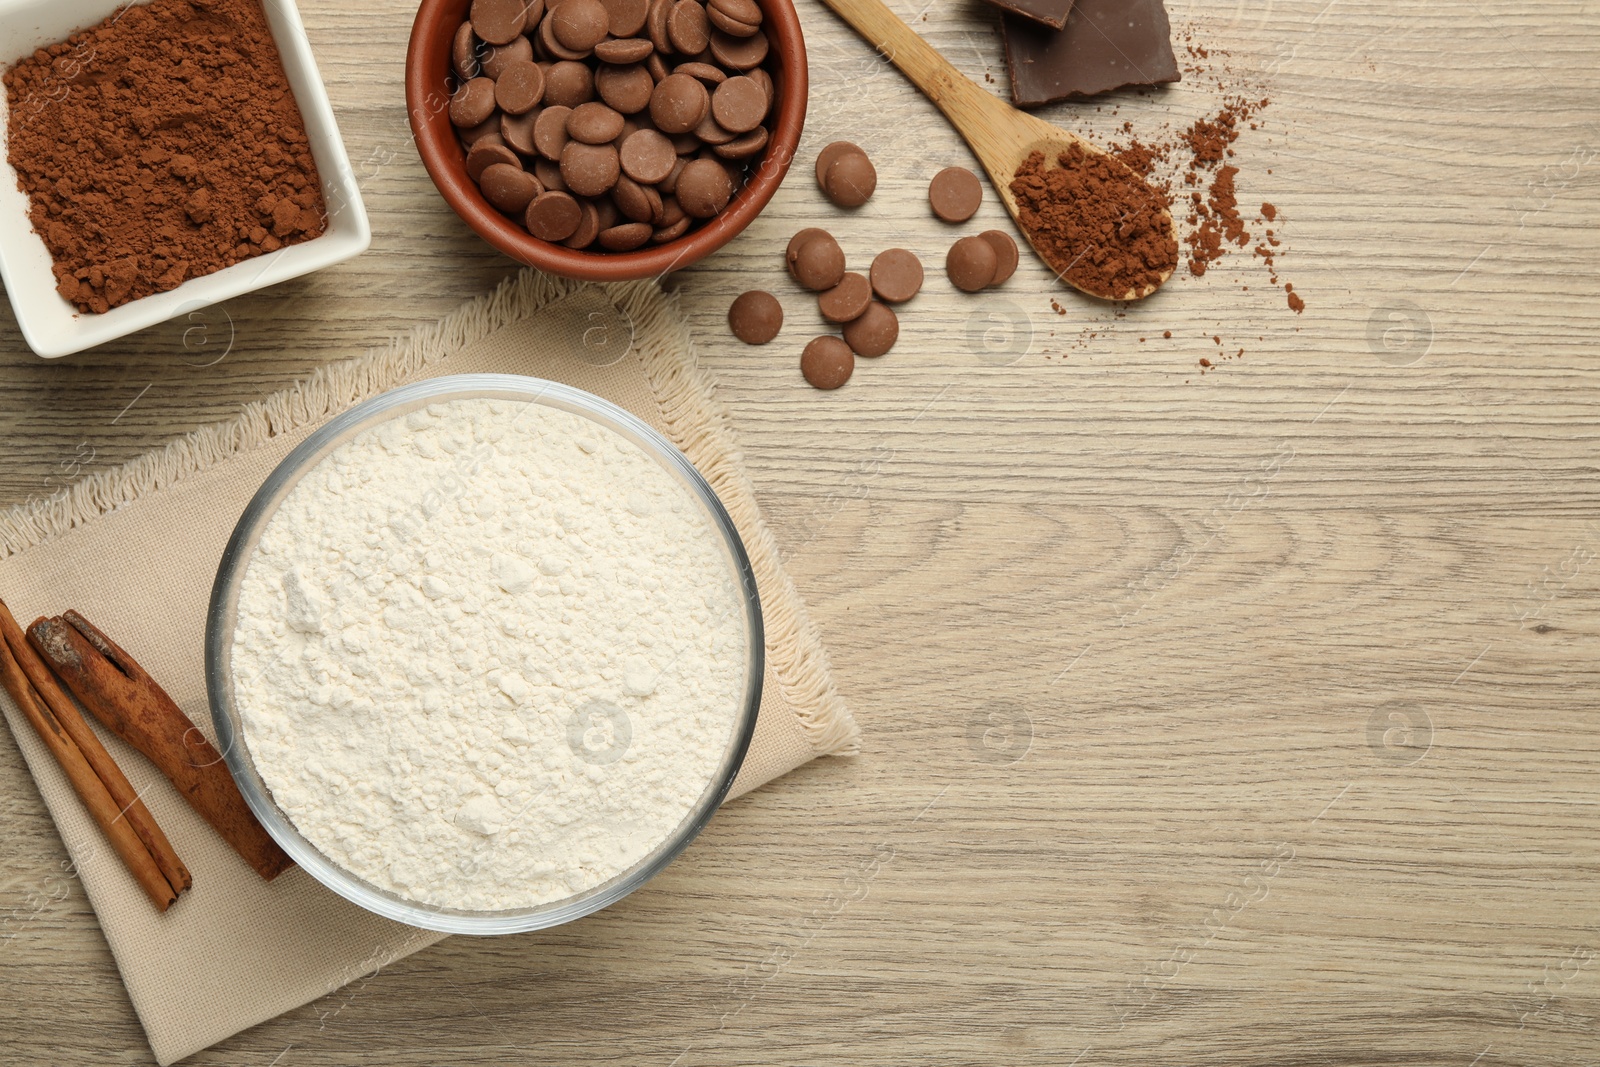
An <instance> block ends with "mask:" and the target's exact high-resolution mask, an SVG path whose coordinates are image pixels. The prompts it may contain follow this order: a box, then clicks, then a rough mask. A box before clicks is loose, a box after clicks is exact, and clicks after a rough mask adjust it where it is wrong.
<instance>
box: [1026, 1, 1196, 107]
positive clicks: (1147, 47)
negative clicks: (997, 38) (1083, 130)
mask: <svg viewBox="0 0 1600 1067" xmlns="http://www.w3.org/2000/svg"><path fill="white" fill-rule="evenodd" d="M1004 29H1005V42H1006V63H1007V64H1008V65H1009V66H1010V68H1011V100H1012V102H1013V103H1015V104H1016V105H1017V106H1018V107H1034V106H1036V105H1039V104H1048V103H1052V102H1054V101H1056V100H1066V99H1069V98H1074V97H1085V96H1094V95H1095V94H1097V93H1105V92H1110V91H1111V90H1112V89H1121V88H1124V87H1125V86H1130V85H1164V84H1166V83H1168V82H1175V81H1178V80H1179V74H1178V61H1177V59H1176V57H1174V56H1173V54H1172V29H1171V27H1170V26H1169V25H1168V23H1167V11H1166V8H1164V7H1163V6H1162V5H1161V0H1077V2H1076V3H1074V4H1073V6H1072V12H1071V14H1070V15H1068V16H1067V24H1066V26H1065V27H1063V28H1062V29H1060V30H1051V29H1047V28H1045V27H1043V26H1040V25H1039V24H1038V23H1035V22H1030V21H1028V20H1027V19H1023V18H1019V17H1017V16H1015V15H1007V16H1006V17H1005V27H1004Z"/></svg>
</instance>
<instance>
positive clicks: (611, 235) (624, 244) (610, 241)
mask: <svg viewBox="0 0 1600 1067" xmlns="http://www.w3.org/2000/svg"><path fill="white" fill-rule="evenodd" d="M654 232H655V231H654V230H652V229H651V228H650V224H649V223H648V222H625V223H623V224H622V225H621V226H610V227H607V228H606V229H603V230H601V231H600V247H601V248H604V249H606V250H607V251H610V252H632V251H633V250H634V249H635V248H638V247H639V246H640V245H642V244H644V243H645V242H646V241H648V240H650V236H651V234H653V233H654Z"/></svg>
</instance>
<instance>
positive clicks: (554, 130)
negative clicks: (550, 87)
mask: <svg viewBox="0 0 1600 1067" xmlns="http://www.w3.org/2000/svg"><path fill="white" fill-rule="evenodd" d="M571 114H572V109H571V108H570V107H562V106H561V105H560V104H556V105H553V106H551V107H547V108H545V109H544V110H543V111H541V112H539V117H538V118H536V119H534V120H533V144H534V147H535V148H537V149H538V150H539V154H540V155H541V156H543V157H545V158H546V159H560V158H561V150H562V149H563V148H565V147H567V141H568V140H569V138H568V135H567V119H568V117H570V116H571Z"/></svg>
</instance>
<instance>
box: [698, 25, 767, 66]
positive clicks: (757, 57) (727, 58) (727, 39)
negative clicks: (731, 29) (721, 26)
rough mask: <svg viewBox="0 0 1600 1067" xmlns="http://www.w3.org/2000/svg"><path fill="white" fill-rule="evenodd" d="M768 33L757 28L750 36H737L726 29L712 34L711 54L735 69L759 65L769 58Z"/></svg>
mask: <svg viewBox="0 0 1600 1067" xmlns="http://www.w3.org/2000/svg"><path fill="white" fill-rule="evenodd" d="M767 48H768V45H767V35H766V34H764V33H762V32H761V31H760V30H757V31H756V32H755V33H753V34H751V35H750V36H749V37H735V36H733V35H732V34H730V33H728V32H727V31H726V30H715V31H713V32H712V34H711V54H712V56H714V57H715V58H716V60H717V62H718V63H721V64H722V65H723V66H725V67H732V68H733V69H734V70H741V71H743V70H749V69H750V68H751V67H759V66H760V65H761V61H762V60H764V59H766V58H767Z"/></svg>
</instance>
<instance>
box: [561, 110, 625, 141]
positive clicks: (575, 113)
mask: <svg viewBox="0 0 1600 1067" xmlns="http://www.w3.org/2000/svg"><path fill="white" fill-rule="evenodd" d="M621 132H622V115H621V114H620V113H619V112H617V111H616V110H615V109H614V108H611V107H608V106H606V105H605V104H602V103H599V102H597V101H593V100H591V101H590V102H589V103H587V104H579V105H578V106H577V107H575V108H573V109H572V114H570V115H568V116H567V136H568V137H571V138H572V139H573V140H574V141H582V142H583V143H584V144H607V143H609V142H611V141H613V140H615V139H616V137H617V135H618V134H620V133H621Z"/></svg>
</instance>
